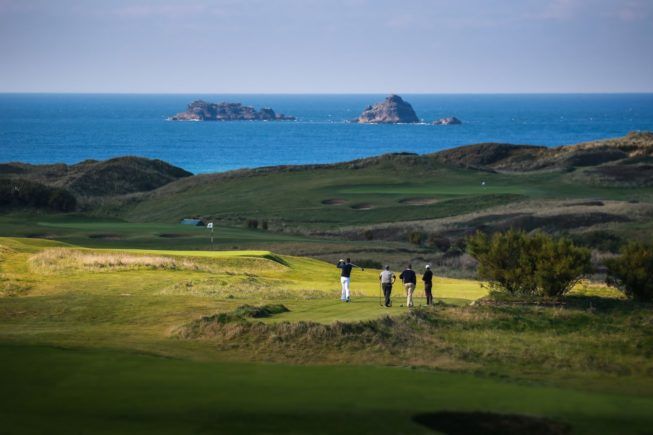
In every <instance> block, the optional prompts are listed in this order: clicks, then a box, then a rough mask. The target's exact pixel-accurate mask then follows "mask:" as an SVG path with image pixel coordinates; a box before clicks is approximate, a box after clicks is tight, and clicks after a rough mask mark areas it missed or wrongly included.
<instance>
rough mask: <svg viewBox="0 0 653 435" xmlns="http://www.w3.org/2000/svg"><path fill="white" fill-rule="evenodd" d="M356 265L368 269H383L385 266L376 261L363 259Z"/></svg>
mask: <svg viewBox="0 0 653 435" xmlns="http://www.w3.org/2000/svg"><path fill="white" fill-rule="evenodd" d="M356 265H357V266H360V267H363V268H368V269H383V264H381V263H380V262H379V261H376V260H369V259H365V258H361V259H359V260H356Z"/></svg>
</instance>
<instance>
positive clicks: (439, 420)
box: [413, 411, 571, 435]
mask: <svg viewBox="0 0 653 435" xmlns="http://www.w3.org/2000/svg"><path fill="white" fill-rule="evenodd" d="M413 421H415V422H416V423H418V424H421V425H422V426H426V427H428V428H429V429H433V430H435V431H438V432H442V433H445V434H447V435H469V434H486V435H494V434H496V435H503V434H529V435H564V434H568V433H570V429H571V428H570V427H569V425H567V424H565V423H560V422H557V421H553V420H550V419H548V418H541V417H531V416H527V415H519V414H495V413H492V412H454V411H442V412H432V413H425V414H417V415H415V416H414V417H413Z"/></svg>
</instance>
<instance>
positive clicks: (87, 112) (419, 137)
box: [0, 92, 653, 173]
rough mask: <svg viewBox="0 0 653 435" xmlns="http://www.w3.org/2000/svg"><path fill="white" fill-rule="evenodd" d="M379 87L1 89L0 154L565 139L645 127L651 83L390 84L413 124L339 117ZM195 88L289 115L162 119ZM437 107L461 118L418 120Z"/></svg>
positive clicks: (180, 155) (298, 156) (327, 152)
mask: <svg viewBox="0 0 653 435" xmlns="http://www.w3.org/2000/svg"><path fill="white" fill-rule="evenodd" d="M387 95H388V94H380V93H379V94H369V93H360V94H331V93H316V94H287V93H286V94H281V93H279V94H272V93H271V94H240V93H224V94H221V93H206V94H201V93H154V94H152V93H142V94H141V93H138V94H136V93H6V92H5V93H0V111H1V112H2V113H3V115H4V116H3V117H2V119H0V161H1V162H9V161H13V162H24V163H32V164H43V163H66V164H73V163H77V162H80V161H84V160H88V159H94V160H104V159H107V158H112V157H119V156H125V155H135V156H141V157H148V158H157V159H161V160H164V161H167V162H170V163H171V164H174V165H176V166H180V167H182V168H184V169H186V170H188V171H191V172H193V173H211V172H224V171H228V170H233V169H242V168H254V167H263V166H276V165H298V164H328V163H335V162H342V161H349V160H354V159H357V158H364V157H370V156H374V155H379V154H385V153H392V152H414V153H418V154H425V153H431V152H436V151H439V150H442V149H447V148H453V147H457V146H461V145H469V144H474V143H483V142H501V143H512V144H523V145H544V146H559V145H570V144H575V143H579V142H586V141H591V140H599V139H606V138H612V137H619V136H623V135H625V134H627V133H628V132H630V131H646V130H653V93H573V94H570V93H558V94H553V93H532V94H523V93H505V94H490V93H487V94H478V93H469V94H462V93H461V94H453V93H446V94H445V93H442V94H428V93H423V94H411V93H402V94H399V95H401V96H402V97H403V98H404V99H405V100H406V101H408V102H409V103H411V104H412V106H413V108H414V109H415V111H416V112H417V115H418V117H419V118H421V119H422V120H423V121H424V122H423V123H420V124H416V125H411V124H402V125H357V124H351V123H349V122H348V121H349V120H351V119H353V118H355V117H357V116H358V115H359V114H360V112H361V111H362V110H363V109H364V108H365V107H366V106H368V105H370V104H374V103H376V102H379V101H381V100H382V99H383V98H384V97H385V96H387ZM195 99H205V100H207V101H211V102H221V101H226V100H228V101H230V102H241V103H243V104H245V105H251V106H254V107H256V108H260V107H271V108H272V109H274V110H275V111H276V112H277V113H284V114H286V115H293V116H296V117H297V121H290V122H286V121H284V122H258V121H253V122H251V121H243V122H240V121H231V122H200V123H185V122H170V121H167V118H168V117H169V116H171V115H173V114H174V113H177V112H182V111H184V110H185V108H186V105H187V104H188V103H190V102H191V101H193V100H195ZM448 116H455V117H457V118H459V119H461V120H462V122H463V124H462V125H454V126H436V125H430V122H432V121H434V120H436V119H439V118H443V117H448Z"/></svg>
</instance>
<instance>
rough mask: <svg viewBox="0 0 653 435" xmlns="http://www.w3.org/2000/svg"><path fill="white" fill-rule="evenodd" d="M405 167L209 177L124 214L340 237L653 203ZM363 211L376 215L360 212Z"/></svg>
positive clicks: (582, 186)
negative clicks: (561, 202) (451, 220)
mask: <svg viewBox="0 0 653 435" xmlns="http://www.w3.org/2000/svg"><path fill="white" fill-rule="evenodd" d="M407 159H408V160H410V157H408V158H407ZM395 160H396V161H395ZM400 160H401V159H399V160H397V159H394V160H393V159H392V158H388V159H383V158H382V159H380V160H379V161H378V162H377V163H375V164H372V165H368V166H363V167H359V168H356V169H355V170H352V169H351V168H333V167H331V168H314V169H311V170H310V171H307V170H297V171H287V172H271V173H253V174H249V175H247V176H233V177H224V178H216V179H213V177H212V176H203V177H198V178H197V179H194V180H182V181H180V182H178V183H172V184H171V185H169V186H165V187H164V188H162V189H161V191H160V192H155V193H153V194H146V195H144V197H143V198H142V200H141V201H139V202H137V203H131V204H124V205H123V206H121V207H120V209H119V210H118V211H117V213H118V215H120V216H122V217H124V218H127V219H129V220H132V221H141V222H144V221H147V220H154V221H161V222H165V221H167V222H170V221H172V220H175V219H177V218H179V217H182V216H185V215H189V214H199V215H203V216H212V217H214V218H216V219H219V220H223V221H231V222H242V221H243V220H244V219H247V218H258V219H266V220H270V221H271V222H272V223H273V224H274V226H275V228H276V227H282V224H285V225H289V226H290V227H292V226H300V227H306V228H314V229H315V228H318V229H319V228H322V229H333V228H337V227H339V226H343V225H370V224H375V223H383V222H397V221H410V220H416V219H427V218H439V217H447V216H455V215H459V214H462V213H467V212H470V211H479V210H483V209H486V208H489V207H493V206H497V205H503V204H508V203H515V202H519V201H522V200H524V199H538V198H547V199H552V198H558V199H568V198H602V199H606V200H608V199H615V200H631V199H639V200H642V201H651V200H652V199H653V196H652V193H653V189H651V188H639V189H637V190H636V191H634V190H633V189H628V188H622V187H615V188H611V187H602V186H596V185H592V184H588V183H584V182H582V181H579V180H577V179H575V178H573V177H572V176H571V175H569V174H567V173H565V172H547V173H528V174H500V173H490V172H486V171H476V170H467V169H460V168H453V167H446V166H442V165H439V164H437V163H431V164H423V165H419V164H418V165H415V164H414V162H413V163H405V165H404V164H402V163H401V161H400ZM402 165H404V166H402ZM483 182H484V183H485V184H484V185H482V184H481V183H483ZM415 197H417V198H428V199H436V200H437V201H435V202H434V203H431V204H426V205H420V206H415V205H406V204H405V203H404V202H403V201H404V200H406V199H407V198H415ZM330 199H338V200H339V201H338V204H339V205H333V204H328V203H327V204H325V203H323V202H324V201H325V200H330ZM356 204H367V205H369V207H366V209H365V210H359V209H356V207H355V205H356Z"/></svg>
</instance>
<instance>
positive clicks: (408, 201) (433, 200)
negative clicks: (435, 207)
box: [399, 198, 439, 205]
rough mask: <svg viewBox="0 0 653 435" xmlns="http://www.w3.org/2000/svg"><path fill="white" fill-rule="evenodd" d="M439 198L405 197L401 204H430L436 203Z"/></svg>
mask: <svg viewBox="0 0 653 435" xmlns="http://www.w3.org/2000/svg"><path fill="white" fill-rule="evenodd" d="M438 201H439V200H438V199H437V198H404V199H400V200H399V204H405V205H428V204H435V203H436V202H438Z"/></svg>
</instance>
